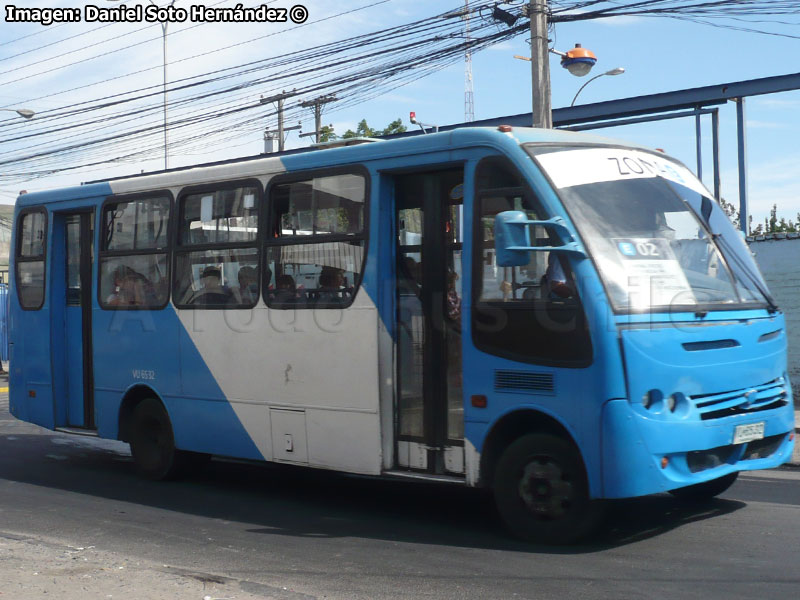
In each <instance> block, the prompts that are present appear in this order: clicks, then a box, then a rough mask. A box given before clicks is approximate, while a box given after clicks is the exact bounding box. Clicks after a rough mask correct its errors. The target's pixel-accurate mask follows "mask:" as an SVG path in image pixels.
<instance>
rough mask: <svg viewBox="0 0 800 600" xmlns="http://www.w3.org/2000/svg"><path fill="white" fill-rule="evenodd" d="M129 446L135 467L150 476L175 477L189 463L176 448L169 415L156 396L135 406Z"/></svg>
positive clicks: (160, 477)
mask: <svg viewBox="0 0 800 600" xmlns="http://www.w3.org/2000/svg"><path fill="white" fill-rule="evenodd" d="M130 446H131V454H132V455H133V462H134V463H135V465H136V470H137V471H138V472H139V474H140V475H142V476H143V477H147V478H148V479H153V480H156V481H164V480H168V479H174V478H175V477H176V476H177V475H178V474H179V473H180V472H181V470H182V469H183V467H184V465H185V462H186V457H185V453H183V452H181V451H180V450H176V449H175V438H174V437H173V435H172V424H171V423H170V421H169V416H168V415H167V412H166V411H165V410H164V407H163V406H162V405H161V402H159V401H158V400H156V399H155V398H147V399H145V400H142V402H140V403H139V405H138V406H137V407H136V408H135V409H134V411H133V422H132V425H131V439H130Z"/></svg>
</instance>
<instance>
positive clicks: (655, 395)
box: [642, 390, 664, 410]
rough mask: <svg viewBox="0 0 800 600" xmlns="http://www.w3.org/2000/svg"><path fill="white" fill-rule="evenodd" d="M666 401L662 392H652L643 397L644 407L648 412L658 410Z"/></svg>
mask: <svg viewBox="0 0 800 600" xmlns="http://www.w3.org/2000/svg"><path fill="white" fill-rule="evenodd" d="M663 401H664V394H663V393H662V392H661V390H650V391H649V392H647V393H646V394H645V395H644V396H643V397H642V406H644V407H645V408H646V409H647V410H650V409H653V408H657V407H658V406H659V405H660V404H661V402H663Z"/></svg>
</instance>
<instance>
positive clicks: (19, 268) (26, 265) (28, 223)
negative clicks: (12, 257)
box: [15, 209, 47, 310]
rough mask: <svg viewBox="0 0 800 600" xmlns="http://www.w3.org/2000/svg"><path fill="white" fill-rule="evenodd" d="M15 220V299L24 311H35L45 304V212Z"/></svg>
mask: <svg viewBox="0 0 800 600" xmlns="http://www.w3.org/2000/svg"><path fill="white" fill-rule="evenodd" d="M18 221H19V229H18V230H17V236H18V241H17V248H16V261H15V262H16V277H17V286H16V287H17V297H18V298H19V303H20V305H21V306H22V308H23V309H25V310H38V309H40V308H42V305H43V304H44V292H45V259H46V256H45V255H46V251H47V213H46V212H45V210H44V209H33V210H28V211H24V212H22V213H20V215H19V217H18Z"/></svg>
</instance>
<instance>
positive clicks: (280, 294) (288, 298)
mask: <svg viewBox="0 0 800 600" xmlns="http://www.w3.org/2000/svg"><path fill="white" fill-rule="evenodd" d="M272 299H273V301H274V302H276V303H282V302H296V301H297V288H296V285H295V282H294V278H293V277H292V276H291V275H278V277H276V278H275V291H274V292H273V293H272Z"/></svg>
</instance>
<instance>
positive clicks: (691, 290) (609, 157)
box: [526, 145, 773, 312]
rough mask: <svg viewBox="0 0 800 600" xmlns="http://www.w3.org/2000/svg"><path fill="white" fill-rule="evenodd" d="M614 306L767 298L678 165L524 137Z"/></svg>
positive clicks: (691, 305)
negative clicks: (539, 142) (534, 141)
mask: <svg viewBox="0 0 800 600" xmlns="http://www.w3.org/2000/svg"><path fill="white" fill-rule="evenodd" d="M526 150H527V151H528V152H529V153H530V154H531V155H532V156H533V157H534V159H535V160H536V161H537V163H538V164H539V166H540V167H541V168H542V170H543V171H544V172H545V173H546V174H547V175H548V176H549V178H550V180H551V181H552V182H553V184H554V186H555V187H556V189H557V191H558V193H559V196H560V198H561V200H562V201H563V202H564V205H565V207H566V209H567V211H568V213H569V215H570V217H571V218H572V220H573V222H574V223H575V226H576V227H577V228H578V229H579V231H580V233H581V235H582V237H583V239H584V242H585V244H586V246H587V248H588V249H589V251H590V252H591V254H592V257H593V259H594V261H595V264H596V265H597V267H598V270H599V272H600V276H601V277H602V279H603V282H604V284H605V287H606V290H607V292H608V295H609V298H610V300H611V303H612V305H613V308H614V310H615V311H617V312H630V311H634V312H642V311H675V310H677V311H680V310H690V311H695V312H699V311H706V310H711V309H716V310H719V309H735V308H754V307H755V306H763V305H770V306H771V305H772V304H773V302H772V300H771V298H770V297H769V292H768V291H767V287H766V284H765V283H764V281H763V279H762V278H761V276H760V274H759V272H758V268H757V267H756V265H755V262H754V260H753V258H752V256H751V254H750V252H749V251H748V249H747V246H746V245H745V243H744V241H743V240H742V239H741V236H740V235H739V234H738V232H737V231H736V230H735V229H734V227H733V225H732V224H731V223H730V221H729V220H728V218H727V216H726V215H725V214H724V212H723V211H722V209H721V208H720V207H719V206H718V205H717V203H716V202H714V201H712V200H711V199H710V197H709V194H708V192H707V191H706V190H705V188H704V187H703V185H702V183H700V181H699V180H697V179H696V178H695V177H694V175H692V173H691V172H690V171H689V170H688V169H687V168H686V167H684V166H683V165H681V164H680V163H678V162H675V161H672V160H670V159H667V158H666V157H664V156H660V155H657V154H651V153H648V152H643V151H640V150H632V149H620V148H611V147H591V148H587V147H583V148H577V149H576V148H575V147H563V146H562V147H553V146H536V145H529V146H526Z"/></svg>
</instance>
